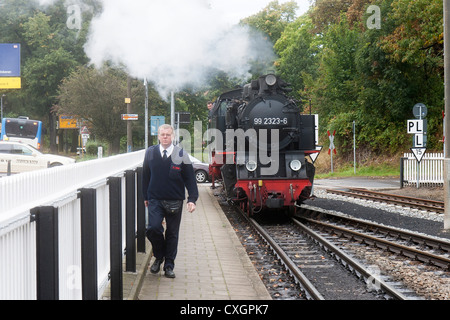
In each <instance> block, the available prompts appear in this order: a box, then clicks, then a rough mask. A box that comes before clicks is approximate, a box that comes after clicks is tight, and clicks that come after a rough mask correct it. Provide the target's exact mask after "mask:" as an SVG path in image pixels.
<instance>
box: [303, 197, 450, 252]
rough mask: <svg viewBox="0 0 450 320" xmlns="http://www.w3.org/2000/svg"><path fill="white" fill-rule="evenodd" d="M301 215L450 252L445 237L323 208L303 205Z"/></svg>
mask: <svg viewBox="0 0 450 320" xmlns="http://www.w3.org/2000/svg"><path fill="white" fill-rule="evenodd" d="M299 210H300V211H299V213H300V215H308V216H309V217H311V218H313V219H316V220H317V219H324V218H326V219H332V220H338V221H340V222H341V223H343V224H345V225H351V226H353V227H355V228H362V229H365V230H370V231H372V232H374V233H381V234H383V235H385V236H391V237H397V238H398V239H402V240H405V241H411V242H413V243H416V244H418V245H425V246H428V247H431V248H433V249H435V250H442V251H445V252H449V253H450V241H449V240H445V239H437V238H434V237H430V236H427V235H424V234H419V233H414V232H412V231H408V230H400V229H396V228H393V227H389V226H385V225H381V224H378V223H375V222H371V221H365V220H361V219H357V218H351V217H345V216H341V215H337V214H334V213H331V212H327V211H325V210H323V209H321V208H315V207H311V206H307V205H303V206H302V208H299Z"/></svg>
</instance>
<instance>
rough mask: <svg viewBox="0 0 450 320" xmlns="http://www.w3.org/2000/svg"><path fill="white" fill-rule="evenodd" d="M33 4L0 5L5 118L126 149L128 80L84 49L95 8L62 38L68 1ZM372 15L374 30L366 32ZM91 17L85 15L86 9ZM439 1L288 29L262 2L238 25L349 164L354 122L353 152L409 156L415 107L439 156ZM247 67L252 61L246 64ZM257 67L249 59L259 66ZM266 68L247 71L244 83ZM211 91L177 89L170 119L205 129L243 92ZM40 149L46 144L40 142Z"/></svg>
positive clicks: (323, 13) (354, 8)
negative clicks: (15, 72) (17, 77)
mask: <svg viewBox="0 0 450 320" xmlns="http://www.w3.org/2000/svg"><path fill="white" fill-rule="evenodd" d="M37 3H38V1H34V0H33V1H32V0H0V42H1V43H3V42H5V43H6V42H9V43H11V42H17V43H21V46H22V84H23V88H22V89H21V90H0V94H6V95H7V97H6V98H5V100H4V107H5V108H4V109H5V110H4V111H5V115H12V116H16V115H26V116H29V117H32V118H38V119H41V120H44V121H45V122H47V123H46V127H49V124H50V123H48V122H49V120H47V119H51V116H52V114H53V113H52V112H54V111H55V110H56V111H59V112H63V111H64V112H69V113H72V114H77V115H79V116H81V117H83V118H84V119H86V120H87V121H89V122H90V123H91V125H92V126H93V127H92V131H93V133H94V135H96V137H97V139H101V140H102V141H107V142H108V143H110V144H112V145H114V148H113V147H110V148H109V151H110V152H112V151H113V150H118V149H119V146H120V141H121V138H122V141H123V140H124V139H123V137H124V136H125V126H124V124H123V122H122V121H121V120H120V114H121V113H125V110H126V107H125V104H124V102H123V98H124V97H125V96H126V91H127V90H126V82H127V75H126V73H125V72H124V71H123V70H119V69H112V68H109V67H108V66H105V68H103V69H101V70H94V69H92V68H89V67H88V63H89V61H88V59H87V57H86V55H85V53H84V49H83V47H84V44H85V43H86V39H87V34H88V31H89V27H90V21H91V20H92V18H93V16H94V15H95V14H96V13H98V12H100V11H101V10H102V8H101V2H100V1H98V0H82V1H81V2H80V3H83V4H84V7H83V8H84V9H83V12H82V15H83V23H82V25H81V29H80V30H71V29H70V28H68V27H67V19H68V14H67V3H68V2H67V1H64V0H58V1H54V2H53V4H52V5H49V6H47V7H45V10H44V9H43V8H42V7H39V6H38V4H37ZM369 5H376V6H377V7H378V8H379V9H380V14H381V16H380V18H381V20H380V24H381V28H380V29H369V28H368V25H367V21H368V20H369V19H370V18H371V17H372V15H373V12H372V11H369V12H367V8H368V6H369ZM86 8H89V9H86ZM442 9H443V8H442V1H441V0H415V1H410V0H315V1H314V2H313V5H312V7H311V9H310V10H309V11H308V12H307V13H306V14H304V15H303V16H301V17H298V18H296V17H295V10H296V3H295V2H294V1H289V2H285V3H283V4H279V2H278V1H272V2H270V3H269V4H268V5H267V7H266V8H264V9H263V10H261V11H260V12H259V13H257V14H255V15H253V16H251V17H248V18H246V19H243V20H242V21H241V23H243V24H247V25H249V26H251V27H252V28H253V29H255V32H262V33H264V34H266V35H267V38H268V39H269V40H271V41H272V42H273V43H274V51H275V52H276V54H277V55H278V59H277V61H276V63H275V65H274V68H276V72H277V73H278V74H279V75H280V76H281V77H282V78H283V79H285V80H286V81H287V82H289V83H291V85H292V88H293V92H292V95H293V97H294V98H296V99H298V100H300V101H301V102H302V103H303V106H304V107H303V110H304V111H305V112H309V111H310V110H309V103H310V102H311V104H312V112H313V113H318V114H319V119H320V126H319V128H320V130H321V131H320V141H321V144H324V145H327V144H328V138H327V135H326V131H327V130H331V131H333V130H336V132H337V134H336V139H335V144H336V146H337V147H338V150H339V154H342V155H343V156H346V155H348V154H350V153H351V152H352V147H353V128H352V124H353V121H355V123H356V139H357V142H356V143H357V147H358V148H360V149H366V150H367V151H368V152H372V153H382V152H387V153H397V152H399V151H404V150H407V149H409V147H410V146H411V136H410V135H408V134H407V133H406V121H407V120H408V119H411V118H412V113H411V110H412V107H413V106H414V104H416V103H418V102H422V103H424V104H425V105H427V107H428V116H427V119H428V148H429V149H434V150H441V149H442V143H441V142H439V141H440V140H441V139H442V131H443V130H442V129H443V128H442V127H443V124H442V111H443V109H444V81H443V28H442V25H443V21H442V20H443V19H442V17H443V12H442V11H443V10H442ZM253 58H255V57H253ZM255 60H256V58H255ZM265 68H266V66H260V65H258V64H257V63H256V62H254V63H253V68H252V70H250V72H252V73H253V74H252V77H253V78H255V77H257V76H259V75H260V73H261V72H262V70H265ZM208 80H209V81H208V83H209V85H208V86H205V87H204V88H201V89H200V90H198V89H197V90H193V89H192V88H184V90H183V91H181V92H178V93H177V94H176V106H177V111H189V112H190V113H191V120H192V121H191V125H184V128H186V129H188V130H189V131H190V132H192V131H193V122H194V121H202V122H203V124H204V128H203V130H205V129H206V119H207V109H206V102H207V101H208V100H215V99H216V98H217V97H218V96H219V95H220V94H221V93H223V92H224V91H227V90H231V89H232V88H234V87H235V86H236V85H240V84H241V83H240V82H239V81H237V80H236V79H231V78H229V77H228V75H226V74H223V73H221V72H217V71H215V70H212V71H211V73H210V76H209V79H208ZM144 100H145V91H144V87H143V84H142V81H138V80H134V81H133V85H132V101H133V104H132V105H133V112H134V113H138V114H139V115H140V118H141V119H142V118H143V117H142V116H141V115H143V110H144ZM149 106H150V108H149V109H150V112H149V115H150V116H152V115H163V116H166V118H167V119H169V118H170V107H169V102H168V101H165V100H164V99H161V97H159V95H158V93H157V92H156V91H155V90H154V89H153V86H152V84H150V86H149ZM133 131H134V133H135V134H134V144H135V146H136V147H141V146H142V145H143V140H144V139H143V136H144V131H145V128H144V125H143V121H139V122H136V123H134V124H133ZM46 140H50V139H49V138H48V137H46Z"/></svg>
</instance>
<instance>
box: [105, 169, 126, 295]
mask: <svg viewBox="0 0 450 320" xmlns="http://www.w3.org/2000/svg"><path fill="white" fill-rule="evenodd" d="M108 185H109V232H110V235H109V237H110V240H109V247H110V249H109V253H110V264H111V271H110V275H111V284H110V287H111V300H123V267H122V257H123V255H122V178H119V177H110V178H109V179H108Z"/></svg>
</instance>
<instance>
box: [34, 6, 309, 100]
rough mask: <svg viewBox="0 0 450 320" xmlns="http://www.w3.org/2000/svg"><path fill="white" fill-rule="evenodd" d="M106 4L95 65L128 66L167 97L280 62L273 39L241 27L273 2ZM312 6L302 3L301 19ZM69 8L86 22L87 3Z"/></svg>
mask: <svg viewBox="0 0 450 320" xmlns="http://www.w3.org/2000/svg"><path fill="white" fill-rule="evenodd" d="M54 1H56V0H39V2H40V3H41V4H42V5H49V4H51V3H53V2H54ZM101 1H102V3H103V11H102V12H101V14H99V15H97V16H95V17H94V19H93V20H92V22H91V25H90V30H89V35H88V38H87V42H86V44H85V46H84V49H85V52H86V54H87V56H88V57H89V59H90V61H91V63H93V64H94V65H96V66H97V67H101V66H102V65H103V63H104V62H105V61H109V62H112V63H113V64H115V65H119V66H125V67H126V68H127V72H128V73H129V74H130V75H132V76H133V77H136V78H138V79H145V78H146V79H148V80H150V81H153V83H155V85H156V87H157V89H158V91H159V92H160V95H161V96H162V97H164V96H165V97H167V96H168V94H167V93H168V92H169V91H177V90H178V89H181V88H183V87H184V86H186V85H190V86H193V87H201V86H202V85H204V82H205V81H206V80H207V78H208V74H209V72H210V71H211V70H220V71H223V72H226V73H227V74H228V75H229V76H230V77H232V78H236V79H242V80H245V79H247V78H248V77H249V76H250V74H249V71H250V69H251V66H252V64H254V63H258V64H259V65H264V66H266V68H269V67H272V66H273V61H274V59H275V58H276V56H275V53H274V51H273V43H270V41H269V40H268V39H267V37H265V36H264V35H263V34H259V33H254V32H251V30H250V28H249V27H248V26H239V25H238V23H239V21H240V20H241V19H243V18H246V17H249V16H252V15H254V14H256V13H258V12H260V11H261V10H262V9H264V8H265V7H266V6H267V5H268V4H269V3H270V2H271V0H152V1H148V0H101ZM287 1H289V0H278V2H279V3H280V4H282V3H285V2H287ZM310 1H311V0H297V3H298V5H299V10H298V15H302V14H303V13H305V12H306V11H307V10H308V9H309V6H310ZM65 3H66V5H67V6H68V8H69V6H70V7H71V10H69V11H68V13H70V14H71V15H72V16H71V17H70V19H68V21H72V20H77V19H78V20H80V19H81V14H80V10H78V11H77V10H73V8H72V7H77V6H78V7H79V8H81V10H83V8H84V7H83V4H84V0H65ZM77 12H78V14H77ZM79 22H81V21H79Z"/></svg>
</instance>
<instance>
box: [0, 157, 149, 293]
mask: <svg viewBox="0 0 450 320" xmlns="http://www.w3.org/2000/svg"><path fill="white" fill-rule="evenodd" d="M143 159H144V150H142V151H138V152H133V153H128V154H123V155H118V156H113V157H109V158H104V159H98V160H92V161H86V162H81V163H76V164H73V165H68V166H61V167H55V168H50V169H45V170H39V171H33V172H27V173H23V174H18V175H13V176H10V177H3V178H0V300H16V299H20V300H34V299H39V298H43V299H46V298H56V299H67V300H76V299H82V298H84V297H83V294H85V293H84V292H86V291H85V290H86V289H85V288H83V286H86V283H89V279H87V280H86V277H91V278H93V279H96V281H95V282H97V283H96V284H95V285H96V288H95V289H96V292H95V294H96V295H97V297H100V296H101V295H102V293H103V290H104V289H105V288H106V286H107V285H108V283H109V278H110V275H111V273H110V272H111V265H110V262H111V256H112V253H111V252H112V251H111V246H110V243H111V241H117V239H111V237H112V234H111V231H110V230H111V228H112V226H111V225H110V221H111V220H110V219H111V211H112V210H118V212H119V213H120V214H121V216H120V218H119V219H121V220H122V221H121V222H120V223H119V227H120V228H122V230H123V232H119V235H121V241H120V244H119V246H121V248H120V249H121V250H120V251H121V252H122V253H123V251H124V249H125V247H126V245H127V240H126V237H127V236H128V235H127V232H126V230H125V227H126V224H127V220H126V219H128V218H127V217H126V214H122V213H125V212H127V213H128V210H129V206H130V205H131V206H132V209H133V211H134V212H133V213H132V214H131V215H133V216H134V215H135V212H136V210H135V209H136V208H137V207H139V206H140V205H138V203H137V202H136V197H139V193H140V190H138V186H139V182H138V181H139V178H136V175H130V177H131V178H130V179H131V180H127V179H128V175H127V174H126V173H127V172H136V169H137V168H138V167H141V166H142V163H143ZM133 178H134V180H133ZM111 179H115V181H116V182H117V184H118V185H119V186H118V187H119V188H118V189H117V190H119V192H117V193H116V194H119V196H118V198H119V199H111V196H110V195H111V190H110V189H111V188H110V183H109V181H110V180H111ZM129 181H131V182H130V183H128V182H129ZM128 184H129V185H128ZM130 186H132V188H133V190H132V192H131V193H128V192H129V191H128V189H130ZM127 188H128V189H127ZM83 189H89V190H93V194H94V200H93V202H94V204H93V210H88V209H84V210H85V211H86V212H83V213H82V211H83V208H82V204H83V201H84V200H83V199H84V198H83V192H80V190H83ZM80 194H81V196H80ZM127 195H128V198H127ZM130 195H131V196H130ZM114 197H115V196H114ZM86 198H89V197H86ZM131 198H133V199H131ZM88 200H89V199H88ZM88 200H86V202H85V203H88V202H89V201H88ZM111 201H115V202H111ZM110 203H116V204H118V205H117V206H116V205H112V206H111V205H110ZM88 205H89V204H88ZM119 206H120V208H117V207H119ZM44 207H47V208H54V209H55V212H56V214H55V215H51V214H50V215H49V216H50V217H54V222H55V228H54V229H55V230H56V231H55V235H56V237H55V238H56V239H55V241H54V242H52V243H53V245H54V246H55V248H56V250H54V251H55V252H56V257H50V258H51V259H53V258H54V259H55V261H56V265H54V266H51V265H50V266H49V265H48V264H49V263H48V261H47V260H49V259H48V257H47V256H46V254H48V253H49V252H50V253H51V252H52V251H51V248H48V247H47V246H46V245H43V246H41V242H42V243H44V244H45V241H47V238H50V239H51V236H52V235H50V234H48V230H53V229H46V228H47V227H46V225H44V223H47V222H45V221H43V219H44V216H45V215H44V214H43V213H42V212H41V211H40V209H39V208H44ZM144 210H145V209H144ZM43 211H45V210H43ZM87 211H93V212H94V215H93V216H94V221H93V222H91V225H93V226H94V228H93V229H94V230H93V231H92V230H91V231H89V230H88V231H85V230H82V229H83V223H82V222H81V220H83V218H84V216H86V215H87V214H88V213H89V214H91V213H90V212H87ZM41 215H42V217H41ZM83 215H84V216H83ZM82 216H83V217H82ZM144 219H145V217H144ZM130 221H132V222H134V221H135V220H130ZM141 221H142V220H141ZM40 223H41V224H42V227H40ZM134 223H135V222H134ZM50 224H51V222H50ZM47 225H48V223H47ZM88 227H89V222H88ZM132 227H133V228H132V234H131V235H130V239H132V240H133V242H134V241H135V226H134V225H133V226H132ZM88 229H89V228H88ZM91 229H92V228H91ZM45 232H47V234H44V233H45ZM51 232H53V231H51ZM51 232H50V233H51ZM83 232H84V233H85V234H86V232H88V233H89V232H91V237H89V235H88V236H87V239H88V241H91V242H92V243H94V244H96V248H95V249H94V251H95V256H96V258H97V259H96V260H97V261H95V262H94V263H92V270H94V272H93V273H96V274H94V275H87V276H86V275H83V272H85V271H84V270H85V269H86V266H85V265H88V264H89V263H85V265H83V263H82V254H85V253H83V246H86V243H84V244H83V241H86V240H84V239H83V236H82V234H83ZM92 235H93V236H92ZM90 238H91V239H90ZM92 238H93V239H92ZM89 239H90V240H89ZM88 246H89V244H88ZM127 251H128V250H127ZM51 259H50V260H51ZM120 264H121V261H120ZM43 268H50V269H51V270H43ZM55 270H56V279H50V281H49V279H47V274H49V273H51V272H53V271H55ZM95 271H96V272H95ZM85 273H86V272H85ZM55 283H56V285H57V288H50V289H49V291H46V290H48V288H46V286H51V285H52V284H55ZM43 292H44V293H43ZM48 292H51V295H46V294H48Z"/></svg>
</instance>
